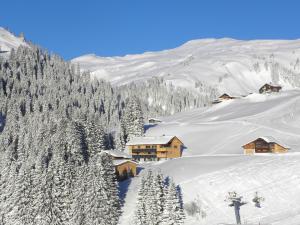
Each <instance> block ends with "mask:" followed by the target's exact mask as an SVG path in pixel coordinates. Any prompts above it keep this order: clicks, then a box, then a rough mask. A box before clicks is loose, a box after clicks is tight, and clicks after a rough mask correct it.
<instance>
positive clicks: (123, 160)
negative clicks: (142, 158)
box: [104, 150, 137, 180]
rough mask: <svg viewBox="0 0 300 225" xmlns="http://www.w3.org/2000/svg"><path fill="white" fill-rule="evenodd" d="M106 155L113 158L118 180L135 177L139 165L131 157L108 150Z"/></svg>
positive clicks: (120, 152)
mask: <svg viewBox="0 0 300 225" xmlns="http://www.w3.org/2000/svg"><path fill="white" fill-rule="evenodd" d="M104 152H105V153H107V154H109V155H111V157H112V158H113V165H114V166H115V171H116V175H117V178H118V180H124V179H127V178H128V177H134V176H136V174H137V163H136V162H134V161H133V160H132V157H131V155H129V154H126V153H125V152H122V151H118V150H106V151H104Z"/></svg>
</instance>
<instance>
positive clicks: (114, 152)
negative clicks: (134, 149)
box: [104, 150, 131, 159]
mask: <svg viewBox="0 0 300 225" xmlns="http://www.w3.org/2000/svg"><path fill="white" fill-rule="evenodd" d="M104 152H105V153H107V154H109V155H111V156H113V157H120V158H124V159H130V158H131V155H129V154H127V153H125V152H122V151H119V150H105V151H104Z"/></svg>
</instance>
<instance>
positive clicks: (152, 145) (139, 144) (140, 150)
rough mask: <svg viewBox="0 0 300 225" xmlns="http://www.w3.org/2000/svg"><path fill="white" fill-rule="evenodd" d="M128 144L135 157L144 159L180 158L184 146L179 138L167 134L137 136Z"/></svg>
mask: <svg viewBox="0 0 300 225" xmlns="http://www.w3.org/2000/svg"><path fill="white" fill-rule="evenodd" d="M126 145H127V146H128V149H129V152H130V154H131V155H132V158H133V159H135V160H144V161H153V160H160V159H170V158H179V157H181V155H182V148H183V143H182V141H181V140H179V138H177V137H176V136H166V135H163V136H155V137H150V136H148V137H135V138H133V139H132V140H130V141H129V142H128V143H127V144H126Z"/></svg>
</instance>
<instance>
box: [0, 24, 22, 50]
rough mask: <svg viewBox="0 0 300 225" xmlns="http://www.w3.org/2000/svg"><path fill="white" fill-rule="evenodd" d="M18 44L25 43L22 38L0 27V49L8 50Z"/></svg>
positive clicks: (16, 46)
mask: <svg viewBox="0 0 300 225" xmlns="http://www.w3.org/2000/svg"><path fill="white" fill-rule="evenodd" d="M20 45H27V44H26V42H25V41H24V39H23V38H21V37H16V36H14V35H13V34H12V33H10V32H9V31H7V30H5V29H4V28H2V27H0V50H1V51H10V49H12V48H18V47H19V46H20Z"/></svg>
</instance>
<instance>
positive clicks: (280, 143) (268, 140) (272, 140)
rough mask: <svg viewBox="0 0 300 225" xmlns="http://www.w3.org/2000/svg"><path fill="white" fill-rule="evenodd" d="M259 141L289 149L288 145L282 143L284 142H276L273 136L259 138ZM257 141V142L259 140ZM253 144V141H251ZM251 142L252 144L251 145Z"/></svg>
mask: <svg viewBox="0 0 300 225" xmlns="http://www.w3.org/2000/svg"><path fill="white" fill-rule="evenodd" d="M257 139H263V140H264V141H265V142H267V143H276V144H279V145H281V146H282V147H284V148H289V146H287V145H286V144H284V143H282V142H278V140H276V139H275V138H274V137H272V136H261V137H258V138H257ZM257 139H256V140H257ZM251 142H253V141H251ZM251 142H250V143H251Z"/></svg>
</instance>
